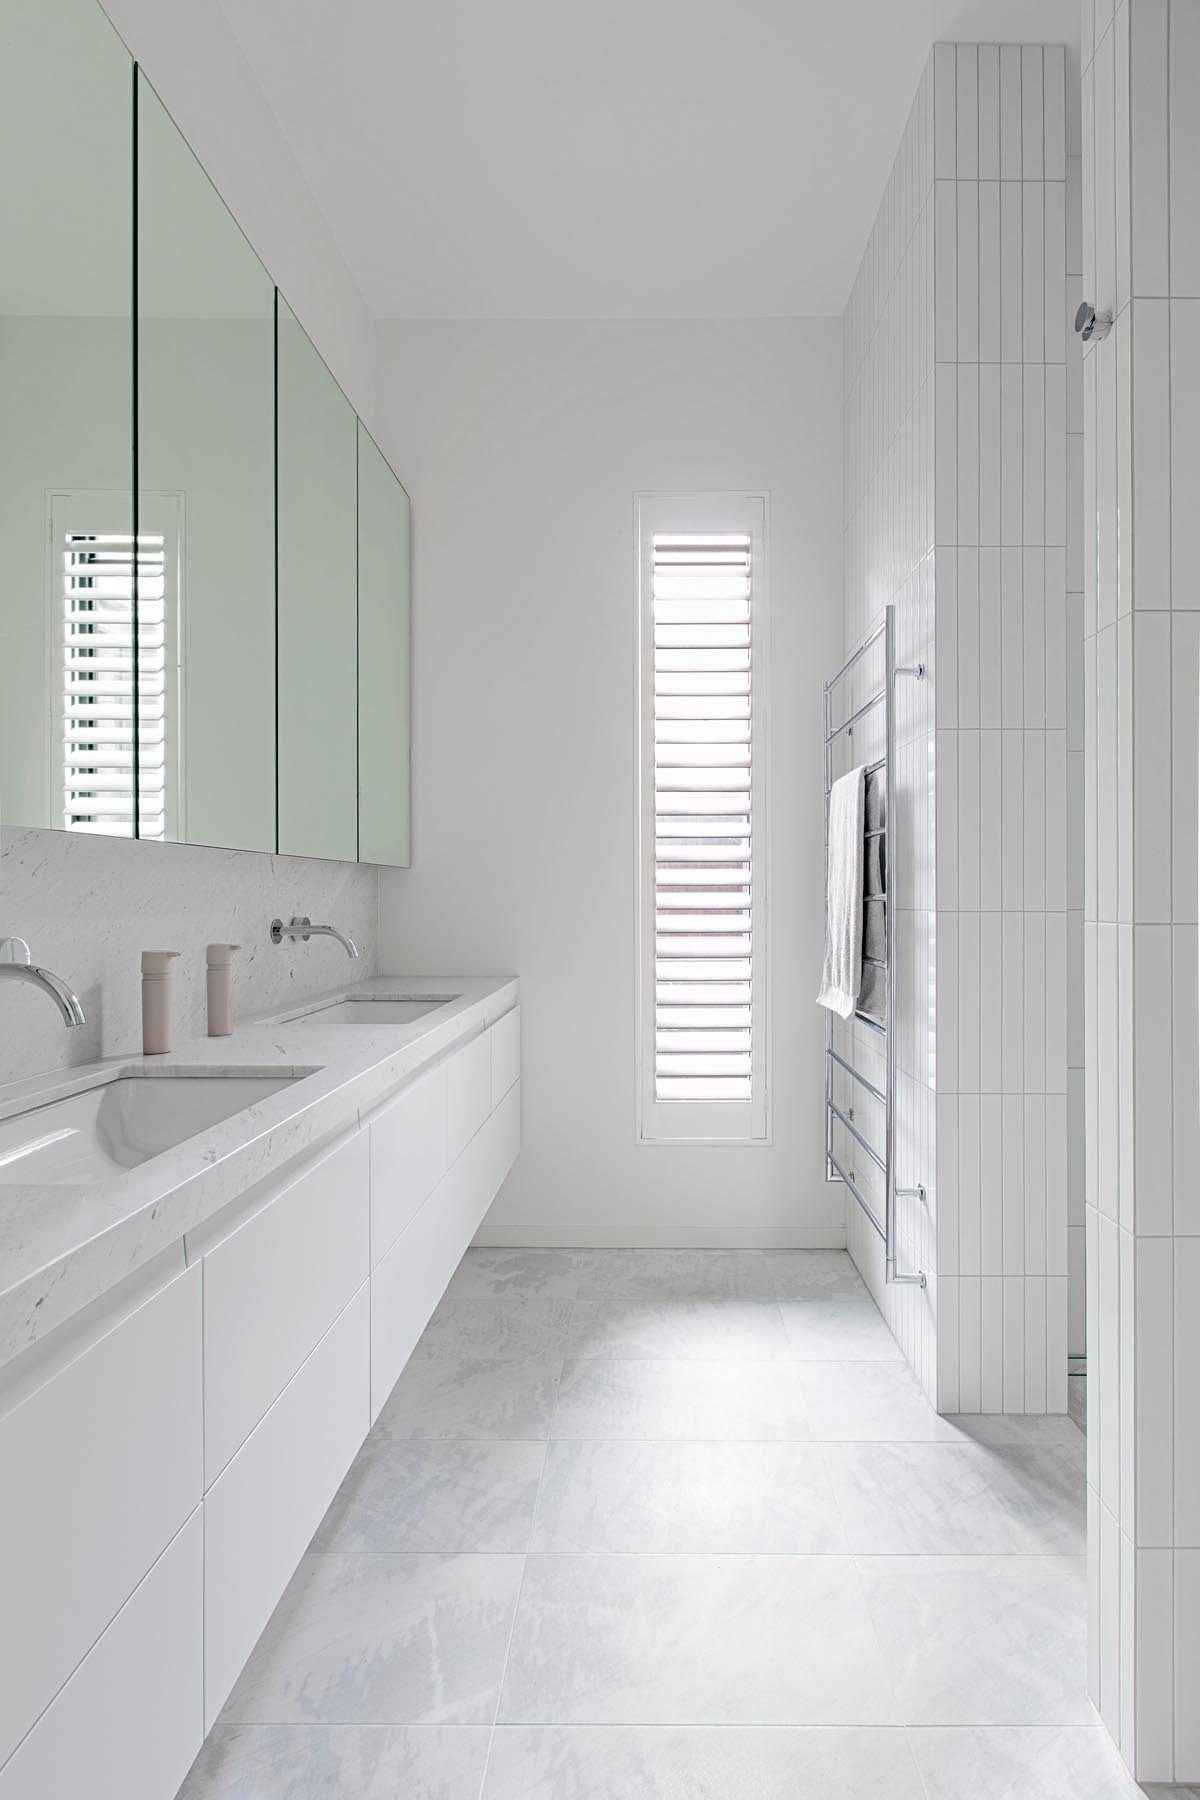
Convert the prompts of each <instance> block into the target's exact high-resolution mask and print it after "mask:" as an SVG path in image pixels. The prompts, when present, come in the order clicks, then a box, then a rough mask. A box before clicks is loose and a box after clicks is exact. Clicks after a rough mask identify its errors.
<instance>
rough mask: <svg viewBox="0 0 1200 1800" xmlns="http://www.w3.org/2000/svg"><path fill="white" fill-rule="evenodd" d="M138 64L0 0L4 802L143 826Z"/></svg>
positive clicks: (35, 817)
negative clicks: (134, 395)
mask: <svg viewBox="0 0 1200 1800" xmlns="http://www.w3.org/2000/svg"><path fill="white" fill-rule="evenodd" d="M131 109H132V72H131V69H130V63H129V57H128V55H127V53H126V51H125V49H124V46H123V45H122V43H121V41H120V39H119V38H118V37H117V35H116V33H115V32H114V30H113V29H112V26H111V25H110V24H109V23H108V20H107V19H106V18H105V16H104V14H103V13H102V12H101V10H100V8H99V7H98V6H97V5H95V3H94V0H3V4H2V5H0V167H3V170H4V178H3V180H2V181H0V245H2V246H3V250H2V252H0V542H2V543H3V546H4V549H3V555H0V817H2V818H3V820H4V822H5V824H9V825H13V824H24V825H46V826H55V827H61V828H64V829H67V830H71V831H81V832H101V833H104V834H106V835H111V836H122V837H132V836H133V835H134V832H135V820H134V763H135V751H134V692H133V686H134V678H133V671H132V662H133V658H132V640H131V629H132V613H133V579H134V571H133V529H134V521H133V496H132V480H133V461H132V443H131V429H130V395H131V391H132V381H133V358H132V352H131V345H132V323H131V308H132V280H131V273H132V231H133V221H132V216H131V210H130V195H131V192H132V184H133V162H132V154H133V134H132V110H131Z"/></svg>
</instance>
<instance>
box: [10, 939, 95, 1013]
mask: <svg viewBox="0 0 1200 1800" xmlns="http://www.w3.org/2000/svg"><path fill="white" fill-rule="evenodd" d="M4 980H7V981H27V982H28V983H29V984H30V986H31V987H36V988H41V990H42V992H43V993H44V994H49V996H50V998H51V999H52V1000H53V1002H54V1004H55V1006H57V1008H58V1010H59V1012H60V1014H61V1015H62V1022H63V1024H64V1025H69V1026H75V1025H83V1024H86V1022H87V1021H86V1019H85V1017H84V1011H83V1005H82V1003H81V1001H80V999H79V996H78V995H77V994H75V993H73V992H72V990H71V988H70V987H69V986H68V985H67V983H66V982H65V981H64V980H63V978H62V976H61V975H56V974H55V973H54V971H53V969H43V968H40V967H39V965H38V964H37V963H35V962H34V961H33V959H32V957H31V956H30V954H29V945H28V944H27V943H26V942H25V939H24V938H0V981H4Z"/></svg>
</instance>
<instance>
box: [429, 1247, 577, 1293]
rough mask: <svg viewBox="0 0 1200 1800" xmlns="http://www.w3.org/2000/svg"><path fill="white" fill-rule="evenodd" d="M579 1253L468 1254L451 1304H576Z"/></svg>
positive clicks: (453, 1283) (453, 1288)
mask: <svg viewBox="0 0 1200 1800" xmlns="http://www.w3.org/2000/svg"><path fill="white" fill-rule="evenodd" d="M578 1256H579V1252H577V1251H575V1250H468V1251H467V1253H466V1255H465V1256H464V1257H463V1259H462V1261H461V1262H460V1263H459V1265H458V1268H457V1269H456V1270H455V1271H454V1274H453V1275H452V1276H451V1278H450V1285H449V1287H448V1288H447V1289H446V1298H447V1299H448V1300H513V1301H521V1300H533V1299H539V1300H573V1299H574V1298H575V1295H576V1293H577V1292H578V1289H579V1268H578Z"/></svg>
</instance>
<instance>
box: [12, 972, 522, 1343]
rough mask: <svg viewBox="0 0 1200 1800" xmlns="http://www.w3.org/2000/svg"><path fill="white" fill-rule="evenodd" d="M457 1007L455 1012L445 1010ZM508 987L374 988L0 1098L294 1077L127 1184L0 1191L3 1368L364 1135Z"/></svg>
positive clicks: (452, 980)
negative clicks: (420, 1002)
mask: <svg viewBox="0 0 1200 1800" xmlns="http://www.w3.org/2000/svg"><path fill="white" fill-rule="evenodd" d="M443 995H444V996H446V997H447V998H448V999H449V1004H447V1005H445V1006H440V1007H438V1008H437V1009H436V1011H433V1012H430V1013H428V1014H426V1015H425V1016H424V1017H423V1018H420V1019H416V1020H413V1021H411V1022H410V1023H407V1024H393V1025H380V1026H373V1025H365V1024H358V1023H354V1024H318V1023H315V1022H313V1023H301V1018H302V1015H306V1014H310V1013H312V1012H314V1011H315V1010H316V1009H318V1008H321V1007H324V1006H329V1005H334V1004H336V1003H337V1002H338V1001H340V1000H354V999H366V998H374V999H377V1000H405V999H411V998H420V999H431V998H440V997H441V996H443ZM451 996H453V998H450V997H451ZM517 998H518V985H517V981H516V979H515V977H512V976H499V977H495V976H469V977H468V976H400V975H376V976H373V977H371V978H370V979H369V980H366V981H359V982H355V983H353V984H347V985H345V986H343V987H339V988H331V989H330V990H329V991H328V992H327V993H325V994H321V995H318V996H315V997H310V998H308V999H306V1000H304V1001H303V1002H300V1001H296V1002H295V1003H293V1004H292V1005H291V1006H290V1007H276V1008H274V1009H273V1010H272V1011H271V1012H270V1013H262V1014H258V1015H257V1016H255V1017H251V1018H247V1019H244V1020H239V1021H238V1022H237V1024H236V1025H235V1027H234V1031H233V1035H232V1036H231V1037H227V1038H209V1037H201V1038H192V1039H189V1040H187V1041H185V1042H182V1043H180V1044H179V1046H178V1047H177V1048H176V1049H175V1050H174V1051H172V1052H171V1053H170V1054H169V1055H166V1056H148V1057H143V1056H118V1057H109V1058H106V1059H105V1060H104V1061H102V1062H95V1063H87V1064H82V1065H80V1066H79V1067H77V1068H73V1069H63V1070H56V1071H54V1072H52V1073H50V1074H46V1075H40V1076H33V1077H31V1078H30V1079H29V1080H26V1081H20V1082H13V1083H12V1084H11V1085H9V1086H7V1087H3V1088H0V1121H3V1120H4V1119H8V1118H12V1117H13V1116H14V1115H17V1114H21V1113H27V1112H29V1111H30V1110H31V1109H32V1108H35V1107H39V1106H48V1105H50V1104H51V1103H52V1102H54V1101H56V1100H65V1099H67V1098H69V1097H70V1096H71V1095H73V1094H79V1093H83V1092H84V1091H86V1090H87V1089H90V1088H94V1087H97V1086H99V1085H101V1084H103V1083H106V1082H109V1081H112V1080H114V1079H116V1078H117V1077H138V1076H156V1077H162V1076H172V1075H177V1076H179V1077H180V1078H181V1079H186V1077H188V1076H195V1075H225V1076H233V1075H242V1076H256V1075H257V1076H274V1077H276V1078H280V1077H293V1078H295V1079H293V1080H292V1081H291V1085H289V1086H288V1087H286V1088H284V1089H282V1090H281V1091H280V1092H278V1093H274V1094H271V1095H270V1096H268V1097H267V1098H265V1099H263V1100H260V1101H257V1102H256V1103H255V1104H254V1105H252V1106H249V1107H247V1108H246V1109H245V1110H244V1111H241V1112H238V1113H235V1114H233V1115H232V1117H230V1118H227V1119H224V1120H222V1121H221V1123H219V1124H217V1125H213V1126H210V1127H209V1128H208V1129H206V1130H204V1131H202V1132H200V1133H199V1134H198V1135H197V1136H195V1137H191V1138H188V1139H187V1140H186V1141H185V1142H183V1143H181V1144H177V1145H176V1146H175V1147H174V1148H172V1149H169V1150H164V1151H162V1152H161V1153H159V1154H158V1155H156V1156H152V1157H150V1158H149V1159H148V1160H147V1161H146V1162H143V1163H140V1164H138V1165H137V1166H136V1167H134V1168H131V1169H129V1170H128V1171H127V1172H126V1173H125V1174H123V1175H121V1176H120V1177H118V1178H116V1179H114V1180H112V1181H110V1182H105V1183H102V1184H96V1185H93V1186H86V1187H85V1186H66V1185H62V1186H50V1185H37V1186H34V1185H28V1186H22V1185H19V1184H13V1185H7V1186H0V1367H2V1366H3V1365H4V1364H5V1363H8V1362H10V1361H11V1360H12V1359H13V1358H14V1357H15V1356H19V1355H20V1354H21V1352H22V1351H23V1350H27V1349H28V1348H29V1347H30V1346H31V1345H33V1344H35V1343H37V1342H38V1341H39V1340H40V1339H41V1338H43V1337H45V1335H46V1334H47V1333H48V1332H50V1331H52V1330H54V1329H55V1328H56V1327H57V1326H59V1325H61V1324H63V1323H64V1321H66V1320H67V1319H70V1318H71V1317H73V1315H74V1314H76V1313H78V1312H79V1311H80V1310H81V1308H83V1307H85V1306H88V1305H90V1304H91V1303H92V1302H94V1301H96V1300H99V1299H100V1298H101V1297H102V1296H103V1295H104V1294H106V1293H108V1292H109V1290H110V1289H112V1288H113V1287H115V1286H116V1285H117V1284H118V1283H119V1282H121V1281H123V1280H125V1279H126V1277H128V1276H130V1275H133V1274H135V1273H136V1272H137V1271H138V1270H139V1269H142V1268H144V1267H145V1265H146V1264H148V1263H149V1262H151V1261H152V1260H153V1258H154V1257H156V1256H158V1255H159V1254H160V1253H161V1252H162V1251H164V1250H167V1249H169V1248H170V1247H171V1246H172V1245H174V1244H177V1243H178V1242H179V1240H180V1239H181V1238H182V1237H183V1236H184V1234H185V1233H186V1232H189V1231H194V1230H195V1229H196V1227H197V1226H198V1225H200V1224H202V1223H203V1222H204V1221H205V1220H206V1219H211V1218H212V1217H213V1216H214V1215H215V1214H216V1213H218V1212H220V1211H221V1209H222V1208H223V1207H225V1206H227V1205H228V1204H229V1203H230V1202H231V1201H233V1200H236V1199H238V1198H239V1197H240V1196H241V1195H244V1194H246V1193H249V1192H252V1191H253V1190H254V1189H255V1188H256V1187H257V1186H258V1185H259V1184H260V1183H262V1182H263V1181H264V1180H267V1179H269V1178H270V1177H272V1176H274V1175H275V1174H277V1173H278V1172H279V1171H280V1170H282V1169H285V1168H286V1167H287V1166H288V1164H290V1163H292V1162H293V1161H295V1160H296V1159H297V1158H298V1157H300V1156H303V1155H305V1154H306V1153H307V1152H311V1151H313V1150H315V1149H317V1148H318V1147H319V1146H320V1145H322V1144H323V1143H325V1142H327V1141H329V1140H331V1139H333V1138H335V1137H337V1136H338V1135H339V1134H340V1133H341V1132H343V1131H347V1130H349V1129H350V1128H351V1127H353V1126H354V1125H355V1124H358V1123H361V1121H362V1120H363V1119H365V1118H366V1117H367V1115H368V1114H370V1113H371V1112H373V1111H374V1110H375V1108H376V1107H378V1106H379V1105H380V1103H381V1102H382V1101H384V1100H385V1099H386V1098H387V1097H388V1095H389V1094H390V1093H391V1092H392V1091H393V1090H395V1089H396V1088H397V1087H399V1086H401V1085H402V1084H403V1083H404V1082H406V1081H408V1080H409V1079H411V1077H412V1076H414V1075H416V1074H417V1073H418V1072H419V1071H420V1070H421V1069H423V1068H426V1067H427V1066H429V1065H430V1064H432V1063H434V1062H436V1061H438V1060H439V1059H440V1058H441V1057H443V1056H444V1055H446V1053H447V1052H448V1051H450V1050H452V1049H453V1048H454V1046H455V1045H456V1044H458V1043H460V1042H462V1041H463V1040H465V1039H467V1038H470V1037H474V1036H476V1035H477V1034H478V1032H479V1031H481V1030H483V1029H484V1028H485V1027H486V1026H488V1025H491V1024H493V1023H494V1022H495V1020H497V1019H498V1018H500V1017H502V1016H503V1014H504V1013H506V1012H508V1011H510V1010H511V1008H512V1007H513V1006H515V1005H516V1002H517Z"/></svg>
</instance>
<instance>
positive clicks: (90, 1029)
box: [0, 828, 379, 1083]
mask: <svg viewBox="0 0 1200 1800" xmlns="http://www.w3.org/2000/svg"><path fill="white" fill-rule="evenodd" d="M297 913H307V914H308V915H309V917H310V918H311V919H314V920H316V921H317V922H318V923H320V924H333V925H337V926H338V927H339V929H340V930H342V931H345V932H346V933H347V934H348V935H349V936H350V937H352V938H353V939H354V941H355V943H356V944H357V945H358V949H359V960H358V961H357V962H355V963H354V964H353V965H351V964H350V963H349V962H348V960H347V958H346V955H345V952H344V951H343V950H342V948H341V946H340V945H339V944H337V943H336V942H334V941H333V940H332V939H330V938H311V939H310V940H309V942H308V943H307V944H303V943H295V944H286V943H285V944H280V945H275V944H272V942H271V939H270V935H269V934H270V925H271V920H272V919H274V918H276V917H279V918H283V919H290V918H291V917H292V916H293V914H297ZM0 937H23V938H25V939H26V940H27V941H28V943H29V947H30V950H31V951H32V953H33V960H34V961H35V962H38V963H42V964H44V965H45V967H47V968H49V969H53V970H54V971H55V973H56V974H59V975H61V976H62V977H63V978H64V980H66V981H68V982H69V983H70V985H71V986H72V987H73V988H74V990H75V992H76V993H77V994H78V995H79V998H80V999H81V1000H82V1002H83V1006H84V1011H85V1012H86V1014H87V1024H86V1025H84V1026H82V1027H80V1028H78V1029H76V1030H70V1031H69V1030H67V1029H66V1028H65V1027H64V1026H63V1024H62V1022H61V1020H60V1019H59V1016H58V1013H57V1011H56V1009H55V1008H54V1006H53V1005H52V1004H51V1002H50V1000H49V998H48V997H47V996H46V995H45V994H42V993H39V992H38V991H37V990H36V989H34V988H32V987H28V986H26V985H24V984H21V983H17V982H6V983H4V984H2V985H0V1083H2V1082H6V1081H14V1080H18V1079H20V1078H21V1077H22V1076H25V1075H35V1074H41V1073H43V1072H44V1071H47V1070H51V1069H60V1068H68V1067H70V1066H72V1065H74V1064H76V1063H84V1062H94V1061H95V1060H96V1058H97V1057H101V1056H119V1055H126V1054H129V1053H131V1052H132V1053H136V1052H138V1051H139V1050H140V1048H141V962H140V958H141V952H142V951H143V950H178V951H180V952H181V955H180V958H179V961H178V962H177V963H175V964H174V970H175V992H174V1017H175V1029H176V1036H177V1037H182V1036H184V1035H189V1034H193V1033H203V1031H204V1029H205V962H204V947H205V945H206V944H209V943H220V942H228V943H235V944H241V945H242V949H241V950H240V951H239V953H238V955H237V956H236V957H235V958H234V1009H235V1014H238V1013H241V1014H245V1013H250V1012H258V1011H261V1010H263V1009H264V1008H267V1007H270V1006H272V1005H274V1004H279V1005H281V1006H283V1005H286V1004H287V1003H288V1002H289V1001H290V1000H291V999H292V997H293V996H295V997H296V998H298V999H304V998H306V997H307V996H308V995H309V994H315V993H320V992H321V991H323V990H324V989H326V988H330V987H333V986H334V985H336V983H338V982H339V981H342V980H344V979H345V978H346V977H347V975H351V976H352V979H354V980H361V979H362V978H363V977H364V976H367V975H373V974H375V973H376V972H377V970H378V956H379V872H378V870H377V869H374V868H371V867H368V866H367V865H365V864H356V863H336V862H317V861H314V860H310V859H308V858H304V857H289V856H263V855H258V854H255V853H253V852H250V851H245V850H206V849H200V848H196V847H193V846H191V845H187V844H137V843H130V842H128V841H124V840H118V839H114V838H93V837H79V836H74V835H72V834H71V833H70V832H65V831H35V830H27V829H24V828H18V829H11V830H5V831H4V832H3V833H2V834H0Z"/></svg>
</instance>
